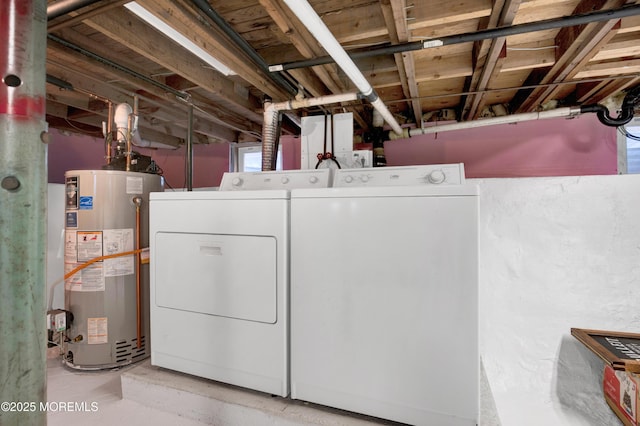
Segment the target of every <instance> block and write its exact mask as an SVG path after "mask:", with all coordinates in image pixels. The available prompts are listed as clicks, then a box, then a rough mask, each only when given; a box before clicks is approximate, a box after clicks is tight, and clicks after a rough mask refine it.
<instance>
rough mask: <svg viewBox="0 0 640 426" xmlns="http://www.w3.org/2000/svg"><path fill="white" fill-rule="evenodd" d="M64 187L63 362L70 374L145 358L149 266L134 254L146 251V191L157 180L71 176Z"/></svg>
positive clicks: (108, 174)
mask: <svg viewBox="0 0 640 426" xmlns="http://www.w3.org/2000/svg"><path fill="white" fill-rule="evenodd" d="M65 183H66V203H65V215H66V218H65V253H64V262H65V277H67V278H66V280H65V292H64V294H65V311H67V312H69V313H70V315H69V324H67V330H66V332H65V335H66V337H65V339H64V342H63V360H64V362H65V363H66V364H67V365H68V366H70V367H73V368H79V369H103V368H111V367H115V366H120V365H126V364H129V363H132V362H135V361H138V360H140V359H143V358H145V357H148V356H149V354H150V350H149V347H150V345H149V341H148V339H149V265H148V262H147V261H145V257H144V256H143V254H144V253H143V251H142V249H143V248H147V247H149V193H150V192H158V191H162V190H163V181H162V177H161V176H159V175H157V174H151V173H140V172H131V171H120V170H73V171H68V172H66V174H65ZM147 259H148V257H147ZM74 270H76V271H77V272H75V273H73V274H72V275H71V273H72V272H73V271H74Z"/></svg>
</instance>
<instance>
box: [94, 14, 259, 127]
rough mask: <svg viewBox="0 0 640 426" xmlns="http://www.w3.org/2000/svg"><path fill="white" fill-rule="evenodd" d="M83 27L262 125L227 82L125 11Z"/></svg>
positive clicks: (101, 17) (247, 103)
mask: <svg viewBox="0 0 640 426" xmlns="http://www.w3.org/2000/svg"><path fill="white" fill-rule="evenodd" d="M85 23H86V24H87V25H89V26H90V27H91V28H93V29H95V30H97V31H100V32H102V33H104V34H105V35H107V36H108V37H110V38H112V39H114V40H116V41H118V42H119V43H121V44H123V45H125V46H128V47H129V48H130V49H132V50H133V51H135V52H136V53H137V54H139V55H141V56H143V57H145V58H148V59H150V60H153V61H156V62H157V63H159V64H160V65H162V66H163V67H165V68H167V69H169V70H171V71H173V72H175V73H176V74H180V75H182V76H183V77H185V78H186V79H188V80H191V81H193V82H194V83H196V84H197V85H198V86H200V87H202V88H204V89H206V90H208V91H209V92H211V93H212V94H213V95H214V96H215V97H216V99H218V101H219V103H220V104H221V106H223V107H226V108H229V109H230V110H233V111H236V112H237V113H239V114H245V115H246V116H247V117H248V118H250V119H252V120H253V121H256V122H262V115H261V114H258V113H257V112H256V111H255V109H254V108H255V105H253V104H251V103H250V102H249V101H247V99H244V98H243V97H241V96H238V94H237V93H235V92H234V90H233V84H232V83H231V82H230V81H229V79H227V78H225V77H224V76H223V75H222V74H220V73H218V72H216V71H213V70H211V69H209V68H207V67H206V66H205V65H204V63H203V62H202V61H201V60H200V59H198V58H196V57H195V56H194V55H193V54H191V53H189V52H188V51H186V50H184V49H179V48H177V45H176V44H175V43H173V42H172V41H170V40H169V39H167V38H165V37H158V33H157V32H156V31H155V30H154V29H153V28H151V27H149V26H148V25H147V24H145V23H144V22H143V21H141V20H140V19H138V18H136V17H135V16H134V15H133V14H131V13H128V12H126V11H124V10H113V11H110V12H109V13H108V14H103V15H100V16H96V17H93V18H92V19H90V20H88V21H85ZM258 87H260V86H258Z"/></svg>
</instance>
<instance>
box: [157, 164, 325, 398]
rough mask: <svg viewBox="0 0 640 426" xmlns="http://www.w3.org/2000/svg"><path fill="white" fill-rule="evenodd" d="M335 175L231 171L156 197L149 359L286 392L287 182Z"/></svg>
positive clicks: (319, 182) (321, 181) (316, 182)
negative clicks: (210, 182) (209, 185)
mask: <svg viewBox="0 0 640 426" xmlns="http://www.w3.org/2000/svg"><path fill="white" fill-rule="evenodd" d="M329 178H330V171H329V170H317V171H316V170H306V171H302V172H301V171H290V172H260V173H230V174H225V176H224V178H223V181H222V184H221V190H220V191H208V192H205V191H198V192H164V193H153V194H152V196H151V197H150V263H151V268H150V269H151V274H150V277H151V280H150V287H151V309H150V311H151V312H150V313H151V363H152V364H153V365H156V366H160V367H165V368H169V369H172V370H176V371H181V372H185V373H189V374H193V375H196V376H200V377H205V378H208V379H213V380H217V381H221V382H224V383H229V384H233V385H238V386H242V387H246V388H250V389H254V390H258V391H262V392H267V393H270V394H274V395H280V396H287V395H288V394H289V346H288V342H289V244H290V235H289V229H290V228H289V203H290V191H289V189H290V188H292V187H315V186H324V187H326V186H329V184H330V179H329ZM274 188H283V189H274ZM227 189H233V190H227Z"/></svg>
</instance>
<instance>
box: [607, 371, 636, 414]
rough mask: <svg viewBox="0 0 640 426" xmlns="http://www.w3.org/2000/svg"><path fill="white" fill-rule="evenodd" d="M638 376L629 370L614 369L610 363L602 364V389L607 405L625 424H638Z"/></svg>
mask: <svg viewBox="0 0 640 426" xmlns="http://www.w3.org/2000/svg"><path fill="white" fill-rule="evenodd" d="M639 384H640V376H639V375H638V374H636V373H631V372H629V371H622V370H614V369H613V367H611V366H610V365H605V366H604V378H603V379H602V390H603V392H604V399H605V401H607V404H609V407H611V409H612V410H613V412H614V413H616V415H617V416H618V418H619V419H620V420H622V423H624V424H625V425H626V426H638V425H640V417H639V416H638V407H640V402H639V401H638V395H639V393H638V385H639Z"/></svg>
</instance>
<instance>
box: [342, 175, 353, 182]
mask: <svg viewBox="0 0 640 426" xmlns="http://www.w3.org/2000/svg"><path fill="white" fill-rule="evenodd" d="M344 181H345V182H347V183H351V182H353V177H351V176H349V175H347V176H345V177H344Z"/></svg>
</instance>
